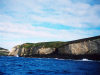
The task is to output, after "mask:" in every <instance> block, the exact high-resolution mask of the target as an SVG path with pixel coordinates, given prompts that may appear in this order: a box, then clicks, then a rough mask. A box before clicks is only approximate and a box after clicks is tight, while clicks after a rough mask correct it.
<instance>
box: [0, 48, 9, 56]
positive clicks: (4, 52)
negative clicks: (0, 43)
mask: <svg viewBox="0 0 100 75" xmlns="http://www.w3.org/2000/svg"><path fill="white" fill-rule="evenodd" d="M8 53H9V50H7V49H4V48H1V47H0V56H7V55H8Z"/></svg>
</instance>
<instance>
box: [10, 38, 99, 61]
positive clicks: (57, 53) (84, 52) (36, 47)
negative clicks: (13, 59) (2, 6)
mask: <svg viewBox="0 0 100 75" xmlns="http://www.w3.org/2000/svg"><path fill="white" fill-rule="evenodd" d="M9 55H10V56H17V55H18V56H20V57H34V58H63V59H83V58H87V59H91V60H100V58H99V57H100V36H95V37H89V38H84V39H79V40H74V41H68V42H61V41H57V42H40V43H24V44H22V45H17V46H15V47H13V48H12V50H11V52H10V53H9Z"/></svg>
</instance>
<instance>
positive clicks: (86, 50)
mask: <svg viewBox="0 0 100 75" xmlns="http://www.w3.org/2000/svg"><path fill="white" fill-rule="evenodd" d="M58 52H59V54H74V55H84V54H100V39H94V40H86V41H81V42H74V43H71V44H67V45H65V46H62V47H61V48H59V49H58Z"/></svg>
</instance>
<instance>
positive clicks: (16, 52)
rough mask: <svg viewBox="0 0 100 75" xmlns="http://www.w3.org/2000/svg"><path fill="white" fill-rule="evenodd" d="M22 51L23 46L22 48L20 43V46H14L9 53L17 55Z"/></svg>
mask: <svg viewBox="0 0 100 75" xmlns="http://www.w3.org/2000/svg"><path fill="white" fill-rule="evenodd" d="M20 52H21V48H20V45H18V46H15V47H13V48H12V50H11V52H10V53H9V54H8V55H10V56H17V55H19V54H20Z"/></svg>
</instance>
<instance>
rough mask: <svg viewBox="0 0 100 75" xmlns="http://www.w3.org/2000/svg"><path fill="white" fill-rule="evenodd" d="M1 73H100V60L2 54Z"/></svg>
mask: <svg viewBox="0 0 100 75" xmlns="http://www.w3.org/2000/svg"><path fill="white" fill-rule="evenodd" d="M0 75H100V62H99V61H91V60H89V61H88V60H84V61H83V60H64V59H57V58H56V59H53V58H24V57H5V56H1V57H0Z"/></svg>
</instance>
